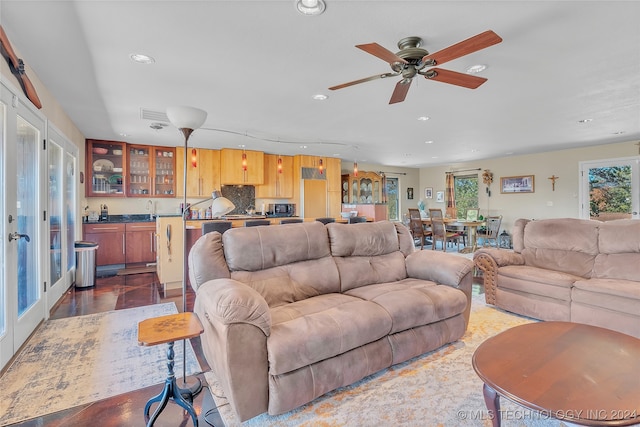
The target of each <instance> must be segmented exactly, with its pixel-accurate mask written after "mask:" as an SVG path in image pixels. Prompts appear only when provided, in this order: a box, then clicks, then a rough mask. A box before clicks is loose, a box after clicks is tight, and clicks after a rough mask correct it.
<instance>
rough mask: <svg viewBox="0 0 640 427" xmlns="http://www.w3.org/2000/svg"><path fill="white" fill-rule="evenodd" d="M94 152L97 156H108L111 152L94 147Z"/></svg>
mask: <svg viewBox="0 0 640 427" xmlns="http://www.w3.org/2000/svg"><path fill="white" fill-rule="evenodd" d="M93 152H94V153H95V154H107V153H108V152H109V150H107V149H106V148H102V147H93Z"/></svg>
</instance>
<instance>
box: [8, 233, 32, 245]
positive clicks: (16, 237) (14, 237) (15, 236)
mask: <svg viewBox="0 0 640 427" xmlns="http://www.w3.org/2000/svg"><path fill="white" fill-rule="evenodd" d="M19 239H24V240H26V241H27V243H29V242H30V241H31V238H30V237H29V235H28V234H20V233H18V232H17V231H16V232H14V233H9V241H10V242H11V241H12V240H19Z"/></svg>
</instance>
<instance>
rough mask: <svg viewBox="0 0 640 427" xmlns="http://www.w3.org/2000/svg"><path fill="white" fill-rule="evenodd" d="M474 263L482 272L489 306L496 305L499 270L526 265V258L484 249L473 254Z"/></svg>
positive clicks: (501, 251) (516, 254) (509, 252)
mask: <svg viewBox="0 0 640 427" xmlns="http://www.w3.org/2000/svg"><path fill="white" fill-rule="evenodd" d="M473 262H474V263H475V264H476V267H478V268H479V269H480V270H482V277H483V284H484V298H485V301H486V302H487V304H492V305H495V304H496V289H497V288H498V268H499V267H503V266H505V265H524V257H523V256H522V255H521V254H519V253H516V252H511V251H505V250H501V249H493V248H483V249H479V250H478V251H477V252H476V253H475V254H473Z"/></svg>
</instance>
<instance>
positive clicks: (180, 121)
mask: <svg viewBox="0 0 640 427" xmlns="http://www.w3.org/2000/svg"><path fill="white" fill-rule="evenodd" d="M167 118H168V119H169V122H171V124H172V125H174V126H175V127H177V128H178V129H179V130H180V131H181V132H182V134H183V135H184V171H183V172H184V176H183V181H182V183H183V198H184V201H183V204H182V209H183V211H182V240H183V252H182V257H183V262H182V311H183V312H186V311H187V217H186V212H187V152H188V150H187V148H188V143H189V137H190V136H191V134H192V133H193V131H194V130H196V129H198V128H199V127H200V126H202V125H203V124H204V121H205V120H206V119H207V112H206V111H203V110H200V109H198V108H194V107H186V106H179V107H168V108H167ZM182 358H183V363H182V383H183V385H184V386H185V387H182V388H181V393H182V392H184V393H182V394H188V395H190V397H191V398H193V396H195V395H196V394H198V393H199V392H200V390H202V383H201V382H200V379H198V378H196V383H195V384H194V385H192V386H190V387H187V340H183V341H182Z"/></svg>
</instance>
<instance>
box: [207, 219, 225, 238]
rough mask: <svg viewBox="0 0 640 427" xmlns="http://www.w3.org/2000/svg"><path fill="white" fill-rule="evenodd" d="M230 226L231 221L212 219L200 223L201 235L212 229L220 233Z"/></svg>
mask: <svg viewBox="0 0 640 427" xmlns="http://www.w3.org/2000/svg"><path fill="white" fill-rule="evenodd" d="M230 228H231V221H212V222H204V223H202V235H203V236H204V235H205V234H207V233H211V232H212V231H217V232H218V233H220V234H222V233H224V232H225V231H227V230H229V229H230Z"/></svg>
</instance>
